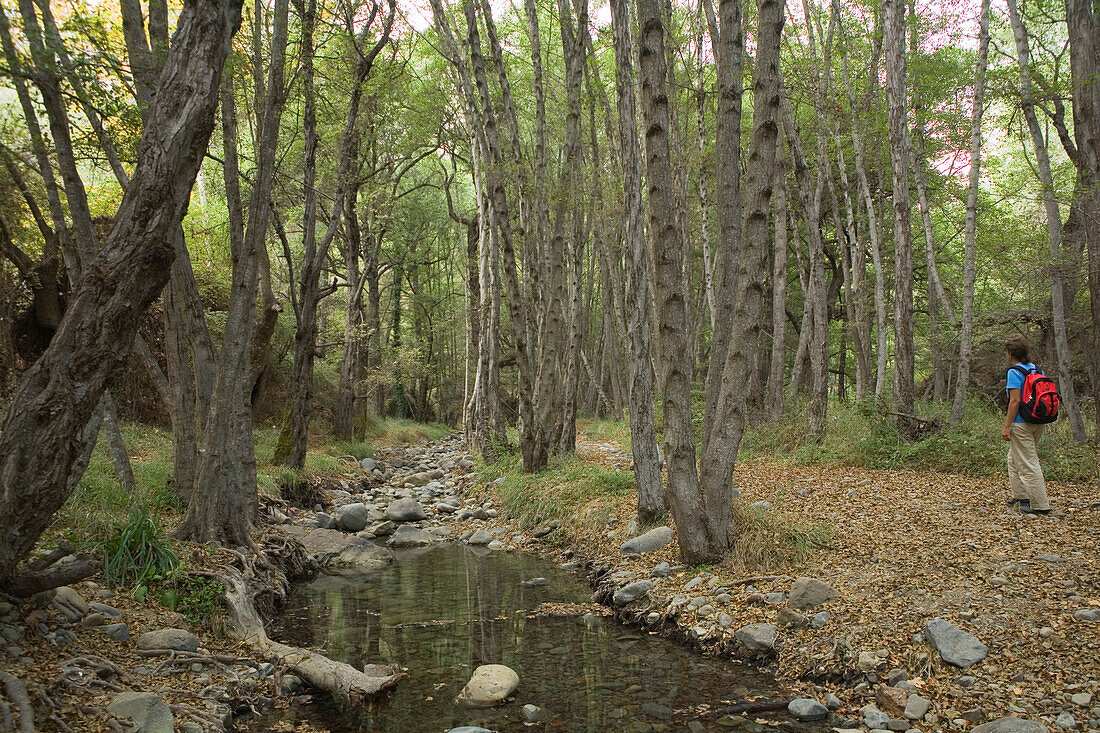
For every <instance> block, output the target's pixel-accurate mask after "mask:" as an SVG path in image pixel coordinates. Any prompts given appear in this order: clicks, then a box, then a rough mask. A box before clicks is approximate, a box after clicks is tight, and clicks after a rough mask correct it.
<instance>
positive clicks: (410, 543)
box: [386, 524, 439, 547]
mask: <svg viewBox="0 0 1100 733" xmlns="http://www.w3.org/2000/svg"><path fill="white" fill-rule="evenodd" d="M438 541H439V538H438V537H436V536H435V535H434V534H432V533H431V532H425V531H424V530H422V529H417V528H416V527H410V526H408V525H407V524H404V525H401V526H400V527H398V528H397V531H396V532H394V533H393V534H392V535H391V536H390V538H389V540H387V541H386V544H387V545H389V546H390V547H423V546H424V545H430V544H432V543H433V542H438Z"/></svg>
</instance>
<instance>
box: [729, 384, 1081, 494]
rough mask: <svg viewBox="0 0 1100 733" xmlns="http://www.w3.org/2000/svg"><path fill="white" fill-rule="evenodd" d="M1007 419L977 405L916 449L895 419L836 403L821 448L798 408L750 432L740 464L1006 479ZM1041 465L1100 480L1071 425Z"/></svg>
mask: <svg viewBox="0 0 1100 733" xmlns="http://www.w3.org/2000/svg"><path fill="white" fill-rule="evenodd" d="M947 411H948V407H947V406H945V405H943V406H941V405H934V404H930V403H924V404H919V405H918V413H919V416H921V417H924V418H932V417H936V416H939V417H940V419H941V422H943V423H945V424H946V422H947V420H946V413H947ZM1003 419H1004V418H1003V415H1002V413H1000V412H999V411H997V410H996V409H995V408H994V407H993V406H992V405H989V404H984V405H983V404H981V403H980V402H979V401H978V400H971V401H970V403H969V405H968V407H967V410H966V412H965V413H964V415H963V419H962V420H961V421H960V423H959V425H958V426H956V427H954V428H947V427H945V428H943V429H942V430H940V431H939V432H938V433H936V434H934V435H931V436H929V437H927V438H925V439H924V440H920V441H917V442H911V441H909V440H907V439H905V438H904V437H902V436H901V435H900V434H899V433H898V431H897V428H896V427H895V426H894V422H893V419H892V417H891V416H889V415H885V414H882V413H881V412H880V411H879V410H877V409H875V408H874V406H873V405H871V404H860V403H851V404H847V405H845V404H840V403H838V402H830V404H829V417H828V429H827V430H826V433H825V439H824V440H823V441H822V442H821V443H820V444H818V443H814V442H813V441H807V440H805V428H806V414H805V410H804V409H801V406H796V407H795V408H794V409H791V410H789V411H788V412H787V413H786V414H784V415H783V417H781V418H780V419H779V420H777V421H775V422H772V423H767V424H764V425H757V426H754V427H752V428H750V429H749V430H748V432H747V433H746V435H745V438H744V440H743V441H742V443H741V454H740V458H741V459H742V460H746V459H750V458H758V457H772V458H776V459H779V460H785V461H790V462H791V463H796V464H801V465H827V464H838V465H848V466H862V467H864V468H880V469H890V470H898V469H906V470H916V471H942V472H945V473H959V474H968V475H978V476H999V475H1001V474H1003V473H1004V471H1005V453H1006V451H1007V447H1006V444H1005V442H1004V441H1003V440H1002V439H1001V421H1002V420H1003ZM1039 460H1040V462H1041V463H1042V465H1043V471H1044V473H1045V474H1046V477H1047V479H1050V480H1062V481H1089V480H1094V479H1095V477H1096V469H1097V466H1096V457H1095V453H1094V451H1093V450H1092V449H1090V448H1089V447H1088V446H1081V445H1077V444H1076V443H1074V442H1073V440H1072V439H1071V437H1070V433H1069V425H1068V424H1067V423H1066V422H1065V421H1059V422H1057V423H1055V424H1054V425H1052V426H1050V427H1049V428H1048V430H1047V434H1046V435H1045V436H1044V437H1043V439H1042V440H1041V441H1040V442H1039Z"/></svg>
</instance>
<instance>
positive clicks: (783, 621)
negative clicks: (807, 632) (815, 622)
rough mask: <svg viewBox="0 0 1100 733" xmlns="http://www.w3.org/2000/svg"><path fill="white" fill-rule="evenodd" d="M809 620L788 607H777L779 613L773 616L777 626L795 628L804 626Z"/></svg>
mask: <svg viewBox="0 0 1100 733" xmlns="http://www.w3.org/2000/svg"><path fill="white" fill-rule="evenodd" d="M809 621H810V620H809V619H808V618H806V617H805V616H803V615H802V614H801V613H799V612H798V611H794V610H792V609H790V608H781V609H779V614H778V615H777V616H776V617H775V623H776V624H778V625H779V626H787V627H789V628H795V629H801V628H805V627H806V626H807V625H808V624H809Z"/></svg>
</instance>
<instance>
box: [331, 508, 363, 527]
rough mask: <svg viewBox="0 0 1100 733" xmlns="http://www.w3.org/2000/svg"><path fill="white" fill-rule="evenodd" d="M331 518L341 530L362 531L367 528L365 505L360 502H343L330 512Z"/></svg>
mask: <svg viewBox="0 0 1100 733" xmlns="http://www.w3.org/2000/svg"><path fill="white" fill-rule="evenodd" d="M332 518H333V519H334V520H335V521H336V529H338V530H340V531H341V532H362V531H363V530H364V529H366V528H367V505H366V504H364V503H362V502H356V503H355V504H345V505H344V506H342V507H338V508H337V509H336V511H334V512H333V513H332Z"/></svg>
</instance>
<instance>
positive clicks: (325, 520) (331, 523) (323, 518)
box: [317, 512, 336, 529]
mask: <svg viewBox="0 0 1100 733" xmlns="http://www.w3.org/2000/svg"><path fill="white" fill-rule="evenodd" d="M317 527H318V528H319V529H336V520H335V519H333V518H332V517H331V516H329V515H328V514H325V513H324V512H317Z"/></svg>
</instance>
